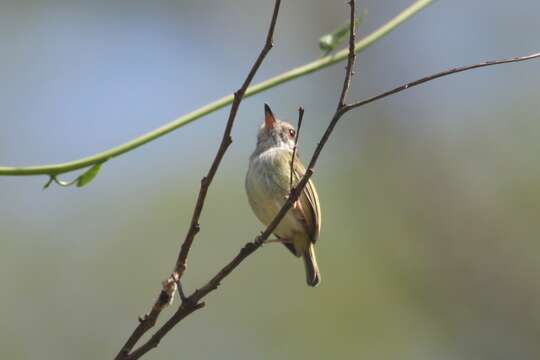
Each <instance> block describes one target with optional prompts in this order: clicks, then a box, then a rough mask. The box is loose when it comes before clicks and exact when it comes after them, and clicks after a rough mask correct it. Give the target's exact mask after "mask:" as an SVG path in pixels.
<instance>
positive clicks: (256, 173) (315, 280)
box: [245, 104, 321, 286]
mask: <svg viewBox="0 0 540 360" xmlns="http://www.w3.org/2000/svg"><path fill="white" fill-rule="evenodd" d="M264 112H265V116H264V123H263V124H262V126H261V128H260V130H259V133H258V135H257V146H256V148H255V151H254V152H253V154H252V155H251V157H250V158H249V168H248V171H247V175H246V183H245V185H246V192H247V196H248V199H249V204H250V205H251V208H252V209H253V212H254V213H255V215H256V216H257V218H258V219H259V220H260V221H261V222H262V223H263V224H264V225H265V226H267V225H268V224H270V222H271V221H272V220H273V219H274V217H275V216H276V214H277V213H278V212H279V210H280V209H281V207H282V206H283V204H284V203H285V202H286V201H287V198H288V196H289V193H290V189H291V183H290V181H291V160H292V154H293V149H294V146H295V137H296V132H295V130H294V127H293V126H292V125H291V124H289V123H287V122H285V121H281V120H279V119H276V118H275V117H274V114H273V113H272V110H270V107H269V106H268V105H267V104H265V105H264ZM292 172H293V174H292V179H293V185H296V183H298V182H299V181H300V179H302V177H303V176H304V173H305V172H306V169H305V167H304V166H303V165H302V163H301V162H300V160H299V159H298V156H296V155H295V157H294V164H293V171H292ZM320 230H321V209H320V206H319V198H318V196H317V192H316V190H315V186H314V185H313V182H312V181H311V180H310V181H309V182H308V183H307V184H306V186H305V187H304V189H303V190H302V193H301V195H300V196H299V198H298V200H297V201H296V202H295V203H294V204H293V206H292V207H291V209H290V210H289V211H288V212H287V214H286V215H285V217H284V218H283V219H282V220H281V222H280V224H279V225H278V226H277V227H276V229H275V230H274V235H276V237H277V238H278V239H277V240H275V242H280V243H282V244H284V245H285V246H286V247H287V248H288V249H289V250H290V251H291V252H292V253H293V254H294V255H295V256H297V257H302V258H303V259H304V264H305V267H306V280H307V283H308V285H309V286H317V285H318V284H319V282H320V281H321V275H320V273H319V268H318V266H317V260H316V258H315V250H314V247H313V245H314V244H315V242H316V241H317V239H318V237H319V233H320Z"/></svg>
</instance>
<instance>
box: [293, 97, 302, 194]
mask: <svg viewBox="0 0 540 360" xmlns="http://www.w3.org/2000/svg"><path fill="white" fill-rule="evenodd" d="M303 118H304V108H303V107H302V106H300V107H299V108H298V125H297V126H296V136H295V137H294V148H293V152H292V157H291V179H290V181H289V191H291V189H292V186H293V174H294V158H295V156H296V147H297V146H298V138H299V137H300V128H301V127H302V119H303Z"/></svg>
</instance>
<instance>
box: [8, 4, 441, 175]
mask: <svg viewBox="0 0 540 360" xmlns="http://www.w3.org/2000/svg"><path fill="white" fill-rule="evenodd" d="M432 1H433V0H417V1H415V2H414V3H413V4H412V5H411V6H409V7H408V8H406V9H405V10H404V11H402V12H401V13H400V14H398V15H397V16H396V17H394V18H393V19H392V20H390V21H389V22H387V23H386V24H384V25H383V26H381V27H380V28H379V29H377V30H375V31H374V32H372V33H371V34H369V35H367V36H366V37H364V38H363V39H361V40H359V41H358V42H356V44H355V48H354V50H355V52H357V53H358V52H360V51H362V50H365V49H366V48H367V47H369V46H370V45H371V44H373V43H375V42H376V41H378V40H380V39H381V38H383V37H384V36H385V35H386V34H388V33H389V32H390V31H392V30H394V29H395V28H397V27H398V26H399V25H400V24H401V23H403V22H404V21H406V20H407V19H409V18H411V17H412V16H413V15H414V14H416V13H417V12H419V11H420V10H422V9H423V8H425V7H426V6H428V5H429V4H430V3H431V2H432ZM348 53H349V50H348V49H343V50H341V51H338V52H336V53H335V54H331V55H327V56H324V57H322V58H320V59H318V60H315V61H312V62H310V63H307V64H305V65H302V66H299V67H296V68H294V69H291V70H289V71H287V72H284V73H282V74H280V75H277V76H274V77H272V78H270V79H268V80H265V81H262V82H260V83H258V84H255V85H253V86H251V87H249V88H248V89H247V91H246V94H245V97H249V96H253V95H255V94H258V93H260V92H263V91H265V90H268V89H271V88H273V87H276V86H278V85H280V84H283V83H285V82H288V81H291V80H293V79H296V78H299V77H302V76H304V75H307V74H310V73H312V72H315V71H319V70H321V69H324V68H326V67H328V66H330V65H333V64H335V63H337V62H340V61H343V60H344V59H346V58H347V55H348ZM232 101H233V95H232V94H231V95H228V96H225V97H223V98H221V99H219V100H216V101H214V102H212V103H210V104H207V105H205V106H203V107H201V108H199V109H197V110H194V111H192V112H190V113H188V114H186V115H184V116H181V117H179V118H177V119H176V120H173V121H171V122H169V123H167V124H165V125H163V126H161V127H159V128H157V129H155V130H153V131H150V132H148V133H146V134H144V135H142V136H139V137H137V138H135V139H133V140H131V141H129V142H127V143H125V144H122V145H119V146H116V147H114V148H111V149H109V150H106V151H103V152H101V153H98V154H95V155H92V156H89V157H85V158H82V159H79V160H75V161H70V162H66V163H60V164H50V165H41V166H28V167H0V176H29V175H48V176H49V177H50V178H51V179H52V180H54V179H56V176H57V175H59V174H63V173H67V172H70V171H74V170H79V169H84V168H87V167H93V168H91V169H90V170H89V171H92V169H94V170H95V169H96V168H95V167H94V166H96V165H98V164H102V163H104V162H106V161H108V160H110V159H112V158H114V157H117V156H119V155H122V154H124V153H127V152H129V151H131V150H134V149H136V148H138V147H140V146H142V145H144V144H146V143H149V142H151V141H153V140H156V139H157V138H159V137H161V136H164V135H166V134H168V133H170V132H171V131H174V130H176V129H178V128H180V127H182V126H184V125H187V124H189V123H190V122H192V121H195V120H197V119H200V118H202V117H203V116H205V115H208V114H210V113H212V112H214V111H217V110H219V109H221V108H223V107H225V106H227V105H229V104H231V103H232ZM97 170H99V167H98V168H97ZM90 174H91V175H92V179H93V177H95V175H96V174H97V171H93V172H91V173H90ZM83 175H84V174H83ZM78 179H79V178H78ZM76 180H77V179H76ZM90 180H91V179H90ZM85 183H86V182H85ZM83 185H84V184H83Z"/></svg>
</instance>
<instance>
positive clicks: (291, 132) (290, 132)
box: [289, 129, 296, 139]
mask: <svg viewBox="0 0 540 360" xmlns="http://www.w3.org/2000/svg"><path fill="white" fill-rule="evenodd" d="M295 135H296V132H295V131H294V129H289V136H290V137H291V138H292V139H294V136H295Z"/></svg>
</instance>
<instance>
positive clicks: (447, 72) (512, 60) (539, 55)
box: [344, 52, 540, 112]
mask: <svg viewBox="0 0 540 360" xmlns="http://www.w3.org/2000/svg"><path fill="white" fill-rule="evenodd" d="M537 58H540V52H538V53H534V54H530V55H526V56H516V57H513V58H510V59H501V60H490V61H484V62H482V63H479V64H473V65H466V66H460V67H455V68H452V69H448V70H444V71H441V72H438V73H436V74H433V75H429V76H426V77H423V78H421V79H418V80H415V81H411V82H409V83H407V84H403V85H400V86H398V87H396V88H394V89H392V90H389V91H386V92H383V93H381V94H379V95H375V96H373V97H370V98H367V99H364V100H360V101H357V102H354V103H352V104H349V105H347V106H345V109H344V110H345V112H348V111H350V110H352V109H355V108H357V107H360V106H363V105H366V104H369V103H371V102H374V101H376V100H379V99H382V98H385V97H387V96H390V95H394V94H396V93H398V92H401V91H403V90H407V89H410V88H412V87H414V86H418V85H420V84H423V83H425V82H428V81H431V80H435V79H438V78H441V77H443V76H448V75H452V74H457V73H460V72H463V71H467V70H472V69H477V68H481V67H486V66H492V65H500V64H508V63H515V62H521V61H527V60H533V59H537Z"/></svg>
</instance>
